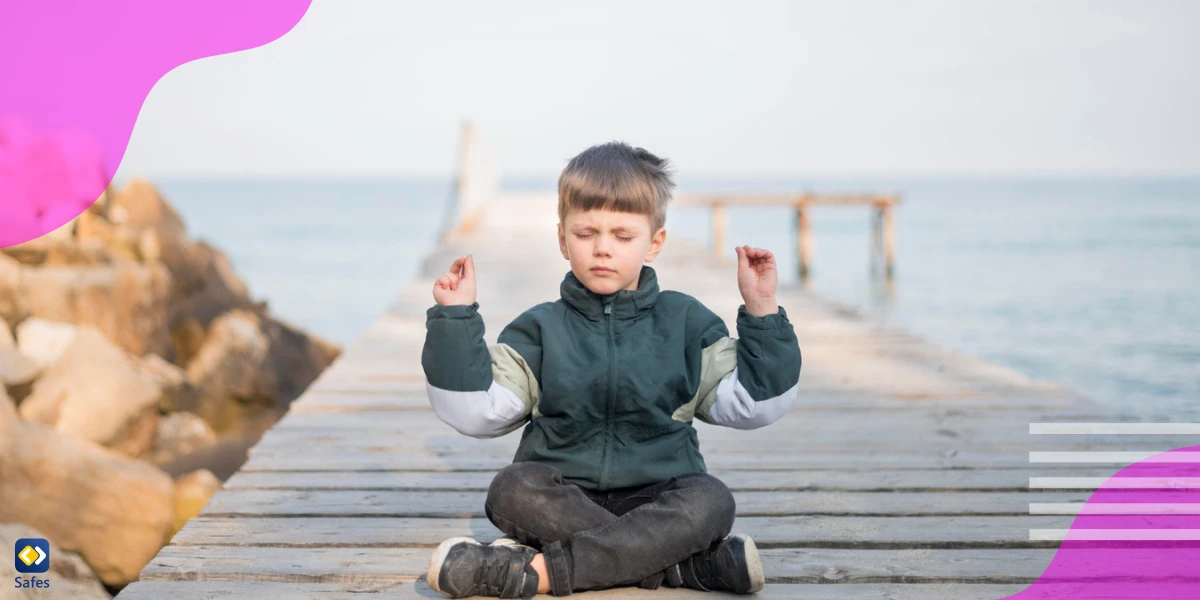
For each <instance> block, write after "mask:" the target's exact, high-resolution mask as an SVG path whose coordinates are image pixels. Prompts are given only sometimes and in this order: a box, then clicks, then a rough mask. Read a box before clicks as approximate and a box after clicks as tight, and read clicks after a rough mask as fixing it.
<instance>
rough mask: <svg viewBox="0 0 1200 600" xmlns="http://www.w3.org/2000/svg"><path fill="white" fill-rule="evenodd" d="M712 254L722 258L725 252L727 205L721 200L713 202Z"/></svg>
mask: <svg viewBox="0 0 1200 600" xmlns="http://www.w3.org/2000/svg"><path fill="white" fill-rule="evenodd" d="M712 228H713V229H712V248H711V250H712V255H713V256H714V257H715V258H721V257H722V253H723V252H725V205H724V204H722V203H721V202H720V201H717V202H713V204H712Z"/></svg>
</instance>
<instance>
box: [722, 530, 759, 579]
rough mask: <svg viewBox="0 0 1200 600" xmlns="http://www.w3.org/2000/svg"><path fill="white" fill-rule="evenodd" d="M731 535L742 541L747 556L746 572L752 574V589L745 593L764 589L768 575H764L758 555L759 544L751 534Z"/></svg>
mask: <svg viewBox="0 0 1200 600" xmlns="http://www.w3.org/2000/svg"><path fill="white" fill-rule="evenodd" d="M729 537H733V538H737V539H739V540H741V541H742V549H743V551H744V552H745V558H746V572H747V574H748V575H749V576H750V589H749V590H747V591H746V592H745V593H747V594H754V593H757V592H760V591H762V589H763V585H765V584H766V577H764V576H763V566H762V560H761V559H760V558H759V557H758V546H756V545H755V544H754V540H753V539H751V538H750V536H748V535H746V534H744V533H735V534H733V535H731V536H729Z"/></svg>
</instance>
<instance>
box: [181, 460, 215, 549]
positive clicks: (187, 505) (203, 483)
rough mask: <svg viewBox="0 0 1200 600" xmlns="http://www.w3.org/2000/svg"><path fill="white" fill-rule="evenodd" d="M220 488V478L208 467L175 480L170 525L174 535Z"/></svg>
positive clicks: (198, 512)
mask: <svg viewBox="0 0 1200 600" xmlns="http://www.w3.org/2000/svg"><path fill="white" fill-rule="evenodd" d="M220 489H221V480H220V479H217V476H216V475H213V474H212V472H211V471H209V470H208V469H200V470H198V471H192V472H191V473H188V474H187V475H183V476H181V477H180V478H179V479H176V480H175V524H174V525H173V526H172V527H171V536H172V537H174V536H175V534H176V533H178V532H179V530H180V529H183V526H184V525H185V524H186V523H187V522H188V520H189V519H191V518H192V517H195V516H196V515H198V514H200V511H201V510H203V509H204V505H205V504H208V501H209V499H211V498H212V497H213V494H216V493H217V491H218V490H220Z"/></svg>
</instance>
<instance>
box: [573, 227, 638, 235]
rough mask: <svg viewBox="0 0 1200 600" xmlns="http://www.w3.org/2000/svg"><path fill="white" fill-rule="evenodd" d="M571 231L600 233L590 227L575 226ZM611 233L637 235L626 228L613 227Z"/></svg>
mask: <svg viewBox="0 0 1200 600" xmlns="http://www.w3.org/2000/svg"><path fill="white" fill-rule="evenodd" d="M571 229H572V230H574V231H576V232H579V231H600V230H599V229H596V228H595V227H592V226H591V225H576V226H574V227H572V228H571ZM612 231H613V233H628V234H636V233H637V231H636V230H633V229H628V228H626V227H613V228H612Z"/></svg>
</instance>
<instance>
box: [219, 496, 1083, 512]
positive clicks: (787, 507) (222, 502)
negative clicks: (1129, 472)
mask: <svg viewBox="0 0 1200 600" xmlns="http://www.w3.org/2000/svg"><path fill="white" fill-rule="evenodd" d="M1089 495H1090V492H1087V491H1080V492H1007V493H998V492H986V493H975V492H967V493H948V492H940V493H929V492H916V493H911V492H734V498H735V500H736V502H737V514H739V515H741V516H784V515H827V516H863V515H893V516H908V515H995V516H1001V515H1012V516H1018V515H1027V514H1029V505H1030V503H1035V502H1036V503H1054V502H1058V503H1061V502H1079V503H1082V502H1083V501H1085V500H1087V498H1088V496H1089ZM485 497H486V493H485V492H461V491H460V492H431V491H373V490H372V491H362V490H334V491H310V490H222V491H221V492H219V493H217V494H216V495H215V496H214V497H213V498H212V499H211V500H210V501H209V502H208V505H207V506H205V507H204V511H203V512H202V513H201V514H202V515H204V516H209V517H218V516H221V517H257V516H281V517H283V516H286V517H320V516H346V517H350V516H372V517H381V516H386V517H483V516H485V515H484V512H483V504H484V499H485Z"/></svg>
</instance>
